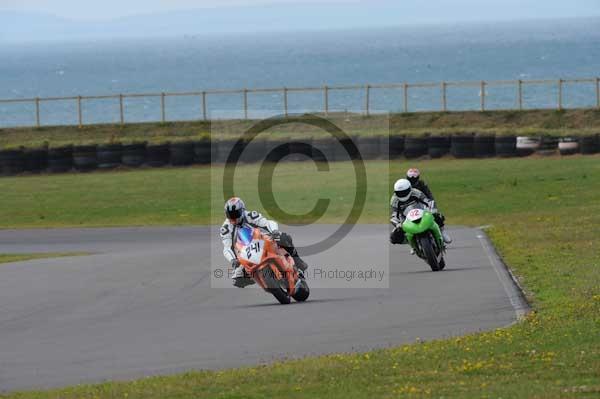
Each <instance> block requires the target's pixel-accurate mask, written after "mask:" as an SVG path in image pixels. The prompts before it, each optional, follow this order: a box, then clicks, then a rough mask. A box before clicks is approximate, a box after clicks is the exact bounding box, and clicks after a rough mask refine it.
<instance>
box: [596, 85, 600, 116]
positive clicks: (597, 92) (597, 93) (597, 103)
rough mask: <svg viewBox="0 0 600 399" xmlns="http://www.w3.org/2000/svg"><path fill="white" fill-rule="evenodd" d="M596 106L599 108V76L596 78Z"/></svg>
mask: <svg viewBox="0 0 600 399" xmlns="http://www.w3.org/2000/svg"><path fill="white" fill-rule="evenodd" d="M596 106H597V107H598V109H600V78H596Z"/></svg>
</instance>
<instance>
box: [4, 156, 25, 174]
mask: <svg viewBox="0 0 600 399" xmlns="http://www.w3.org/2000/svg"><path fill="white" fill-rule="evenodd" d="M24 171H25V157H24V154H23V151H22V150H3V151H0V174H2V175H3V176H11V175H16V174H19V173H22V172H24Z"/></svg>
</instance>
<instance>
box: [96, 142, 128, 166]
mask: <svg viewBox="0 0 600 399" xmlns="http://www.w3.org/2000/svg"><path fill="white" fill-rule="evenodd" d="M122 154H123V146H122V145H121V144H120V143H115V144H100V145H99V146H98V148H97V149H96V158H97V161H98V169H103V170H108V169H114V168H117V167H119V166H120V165H121V156H122Z"/></svg>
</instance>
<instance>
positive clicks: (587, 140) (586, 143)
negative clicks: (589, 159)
mask: <svg viewBox="0 0 600 399" xmlns="http://www.w3.org/2000/svg"><path fill="white" fill-rule="evenodd" d="M579 149H580V150H581V153H582V154H586V155H591V154H597V153H598V152H600V138H599V137H598V135H597V134H596V135H593V136H582V137H581V139H580V140H579Z"/></svg>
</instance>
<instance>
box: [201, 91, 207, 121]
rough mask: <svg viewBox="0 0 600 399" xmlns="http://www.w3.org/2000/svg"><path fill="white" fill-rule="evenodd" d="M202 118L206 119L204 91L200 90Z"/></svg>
mask: <svg viewBox="0 0 600 399" xmlns="http://www.w3.org/2000/svg"><path fill="white" fill-rule="evenodd" d="M202 119H204V120H205V121H206V92H205V91H203V92H202Z"/></svg>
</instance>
